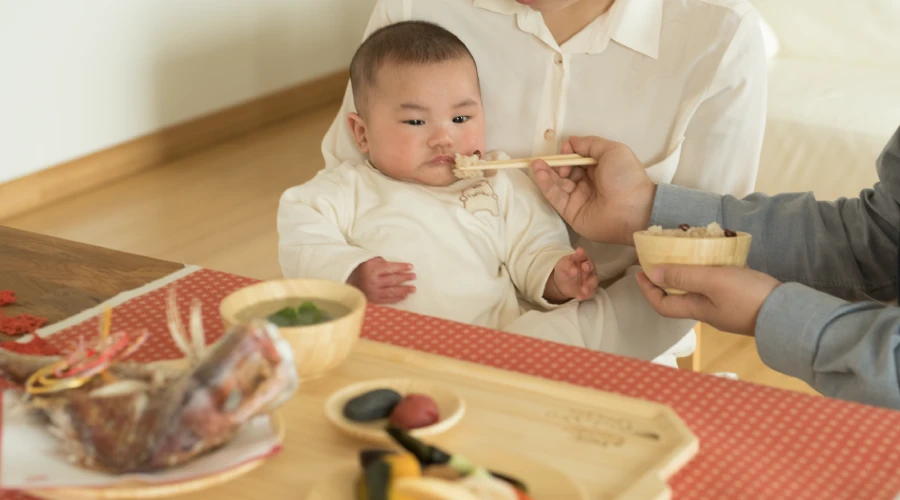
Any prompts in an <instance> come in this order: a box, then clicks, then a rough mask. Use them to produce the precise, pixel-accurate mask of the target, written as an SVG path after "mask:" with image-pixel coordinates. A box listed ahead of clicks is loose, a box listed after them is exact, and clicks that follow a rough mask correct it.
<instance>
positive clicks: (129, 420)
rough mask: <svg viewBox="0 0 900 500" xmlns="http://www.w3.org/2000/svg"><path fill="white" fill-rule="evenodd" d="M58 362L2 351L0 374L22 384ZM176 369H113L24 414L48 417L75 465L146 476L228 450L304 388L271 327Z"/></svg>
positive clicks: (227, 341)
mask: <svg viewBox="0 0 900 500" xmlns="http://www.w3.org/2000/svg"><path fill="white" fill-rule="evenodd" d="M192 333H193V332H192ZM173 335H174V334H173ZM195 338H196V337H195ZM62 359H63V358H60V357H50V356H28V355H20V354H15V353H11V352H9V351H3V350H0V372H2V373H3V375H4V376H5V377H6V378H8V379H9V380H11V381H13V382H16V383H20V384H22V383H25V381H26V380H27V379H28V378H29V377H30V376H31V375H32V374H34V373H35V372H36V371H37V370H38V369H40V368H42V367H46V366H47V365H48V364H49V363H54V362H59V361H60V360H62ZM179 361H181V362H180V363H179V362H177V361H176V362H175V363H173V362H171V361H163V362H157V363H148V364H140V363H135V362H119V363H115V364H111V365H110V366H109V368H108V375H107V376H105V377H100V376H97V377H94V378H93V379H92V380H91V381H90V382H88V383H87V384H85V385H83V386H81V387H79V388H75V389H69V390H64V391H60V392H54V393H50V394H33V395H30V396H29V399H28V405H29V407H31V408H33V409H36V410H39V411H41V412H43V413H44V414H45V415H46V416H47V417H48V420H49V426H48V429H49V430H50V432H52V433H53V434H54V435H56V436H57V437H58V438H59V439H60V441H61V443H62V445H63V447H64V450H65V452H66V455H67V457H68V459H69V460H71V461H72V462H75V463H77V464H80V465H83V466H85V467H89V468H94V469H100V470H104V471H108V472H112V473H126V472H146V471H152V470H157V469H161V468H168V467H172V466H175V465H178V464H181V463H184V462H186V461H189V460H191V459H192V458H195V457H197V456H199V455H201V454H204V453H206V452H209V451H211V450H213V449H215V448H217V447H219V446H221V445H223V444H225V443H227V442H228V441H229V440H230V439H231V438H232V437H234V435H235V434H236V433H237V432H238V430H240V428H241V426H242V425H243V424H245V423H247V422H248V421H250V419H251V418H253V417H254V416H256V415H258V414H261V413H267V412H271V411H272V410H274V409H275V408H277V407H278V406H280V405H281V404H283V403H284V402H285V401H287V400H288V399H289V398H290V397H291V396H292V395H293V394H294V393H295V392H296V390H297V387H298V384H299V381H298V377H297V371H296V367H295V365H294V359H293V352H292V350H291V348H290V345H289V344H288V343H287V341H285V340H284V339H283V338H282V337H281V336H280V334H279V332H278V329H277V327H276V326H275V325H273V324H271V323H268V322H267V321H265V320H257V321H254V322H252V323H250V324H248V325H243V326H237V327H234V328H232V329H230V330H229V331H227V332H226V333H225V335H224V336H223V337H222V338H221V339H220V340H219V341H218V342H216V343H215V344H214V345H212V346H211V347H210V348H209V349H206V350H205V351H204V352H202V353H200V354H198V355H196V356H195V357H194V358H193V359H191V358H190V357H188V358H186V359H185V360H179Z"/></svg>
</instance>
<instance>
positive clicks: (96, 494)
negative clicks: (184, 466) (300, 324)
mask: <svg viewBox="0 0 900 500" xmlns="http://www.w3.org/2000/svg"><path fill="white" fill-rule="evenodd" d="M269 422H270V423H271V425H272V429H273V431H274V432H275V434H276V435H277V436H278V440H279V441H280V442H282V443H283V442H284V427H285V426H284V419H283V418H282V417H281V415H280V414H279V413H278V412H274V413H270V414H269ZM213 453H215V452H213ZM268 458H269V457H262V458H259V459H256V460H251V461H248V462H244V463H242V464H240V465H238V466H236V467H233V468H231V469H228V470H225V471H221V472H218V473H215V474H211V475H209V476H202V477H196V478H191V479H187V480H184V481H176V482H172V483H164V484H153V483H146V482H140V481H129V482H123V483H121V484H117V485H115V486H107V487H100V488H97V487H83V488H44V489H36V490H27V491H26V492H27V493H28V494H29V495H32V496H35V497H37V498H43V499H46V500H63V499H66V500H75V499H80V500H126V499H128V500H137V499H143V498H167V497H173V496H181V495H185V494H187V493H191V492H195V491H200V490H205V489H208V488H212V487H213V486H218V485H220V484H223V483H226V482H228V481H231V480H233V479H237V478H238V477H240V476H243V475H244V474H246V473H248V472H250V471H252V470H254V469H256V468H257V467H259V466H260V465H262V464H263V463H264V462H265V461H266V460H267V459H268Z"/></svg>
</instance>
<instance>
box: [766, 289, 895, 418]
mask: <svg viewBox="0 0 900 500" xmlns="http://www.w3.org/2000/svg"><path fill="white" fill-rule="evenodd" d="M756 346H757V349H758V350H759V355H760V357H761V358H762V360H763V361H764V362H765V363H766V365H768V366H770V367H771V368H773V369H775V370H778V371H779V372H782V373H785V374H787V375H791V376H794V377H797V378H799V379H801V380H804V381H805V382H806V383H808V384H809V385H811V386H812V387H813V388H814V389H816V390H817V391H819V392H821V393H822V394H824V395H826V396H829V397H835V398H840V399H845V400H849V401H856V402H859V403H865V404H870V405H876V406H886V407H890V408H895V409H900V374H898V371H897V367H898V355H900V307H895V306H885V305H882V304H878V303H875V302H858V303H850V302H847V301H844V300H841V299H839V298H837V297H833V296H831V295H827V294H824V293H822V292H819V291H816V290H813V289H811V288H809V287H806V286H804V285H801V284H798V283H787V284H784V285H781V286H779V287H778V288H776V289H775V291H774V292H772V294H771V295H770V296H769V298H768V299H766V302H765V303H764V304H763V307H762V309H761V310H760V313H759V317H758V318H757V321H756Z"/></svg>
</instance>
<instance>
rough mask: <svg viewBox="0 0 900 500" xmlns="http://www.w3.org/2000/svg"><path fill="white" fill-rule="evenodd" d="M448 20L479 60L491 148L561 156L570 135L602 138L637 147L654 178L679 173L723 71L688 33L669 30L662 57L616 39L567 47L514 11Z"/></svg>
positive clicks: (675, 28)
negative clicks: (684, 149) (589, 47)
mask: <svg viewBox="0 0 900 500" xmlns="http://www.w3.org/2000/svg"><path fill="white" fill-rule="evenodd" d="M448 22H449V23H450V24H452V26H450V27H451V29H453V30H456V31H455V32H457V33H458V34H459V35H460V37H461V38H462V39H463V41H464V42H466V43H467V45H468V46H469V48H470V50H471V51H472V53H473V55H474V57H475V59H476V62H477V64H478V70H479V75H480V78H481V87H482V95H483V101H484V109H485V119H486V124H487V128H486V135H487V137H486V140H487V147H488V148H489V149H502V150H504V151H506V152H507V153H509V154H510V155H511V156H514V157H524V156H532V155H543V154H555V153H557V152H558V151H559V148H560V147H561V144H562V142H563V141H564V140H565V138H567V137H569V136H572V135H598V136H601V137H605V138H608V139H612V140H616V141H620V142H623V143H625V144H628V145H629V147H631V148H632V150H634V151H635V154H636V155H637V156H638V158H639V159H640V160H641V161H642V162H644V163H645V164H647V165H649V166H650V169H649V173H650V175H651V176H652V177H653V178H654V179H655V180H657V181H660V182H668V181H669V180H671V178H672V176H674V173H675V170H676V169H677V165H678V160H679V159H680V146H681V142H682V140H683V138H684V134H685V131H686V129H687V126H688V125H689V123H690V120H691V118H692V116H693V113H694V111H695V110H696V107H697V105H698V104H699V102H700V100H701V99H702V97H703V95H704V92H705V91H706V89H707V86H708V85H709V80H710V78H711V75H712V73H713V72H714V71H713V70H714V68H709V67H708V66H709V64H710V62H711V61H713V60H714V59H715V57H714V55H711V54H709V53H704V52H702V51H696V50H693V49H692V47H696V46H697V45H698V44H699V42H698V41H697V40H692V39H691V37H692V36H694V35H691V34H690V32H689V30H687V29H679V27H678V26H675V25H673V26H666V29H665V30H664V33H663V39H662V40H661V42H660V53H659V57H658V58H657V59H653V58H650V57H648V56H646V55H644V54H641V53H640V52H637V51H634V50H631V49H629V48H627V47H625V46H622V45H619V44H618V43H616V42H615V41H610V42H609V44H608V45H607V47H606V48H605V49H604V50H603V51H602V52H599V53H593V54H587V53H583V51H582V52H577V51H574V50H569V48H568V47H566V46H565V45H563V48H562V50H559V49H556V48H554V47H551V46H550V45H548V44H547V43H545V42H544V41H542V40H540V39H539V38H538V37H537V36H535V35H533V34H531V33H528V32H525V31H522V30H520V29H518V28H517V26H516V17H515V16H511V15H500V14H492V13H489V12H484V13H483V15H479V16H469V17H468V19H467V23H466V24H463V22H462V20H459V19H450V20H448V21H445V22H443V24H445V25H447V24H448ZM676 24H677V23H676ZM685 28H686V25H685Z"/></svg>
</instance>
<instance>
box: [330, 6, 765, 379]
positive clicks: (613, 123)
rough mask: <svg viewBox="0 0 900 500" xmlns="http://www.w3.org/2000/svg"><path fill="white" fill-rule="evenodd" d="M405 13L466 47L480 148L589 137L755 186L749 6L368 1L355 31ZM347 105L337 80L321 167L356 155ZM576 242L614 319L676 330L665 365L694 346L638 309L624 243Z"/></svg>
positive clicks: (680, 176) (693, 176)
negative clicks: (482, 120) (481, 122)
mask: <svg viewBox="0 0 900 500" xmlns="http://www.w3.org/2000/svg"><path fill="white" fill-rule="evenodd" d="M409 19H418V20H426V21H431V22H434V23H437V24H439V25H441V26H443V27H444V28H447V29H449V30H450V31H451V32H453V33H454V34H456V35H457V36H458V37H459V38H460V39H461V40H462V41H463V42H464V43H465V44H466V45H467V46H468V47H469V50H470V51H471V52H472V54H473V55H474V57H475V60H476V63H477V65H478V70H479V74H480V78H481V88H482V93H483V96H482V98H483V103H484V109H485V115H486V133H487V141H486V144H487V146H488V148H489V149H498V150H503V151H505V152H506V153H508V154H509V155H510V156H513V157H527V156H537V155H545V154H556V153H558V152H559V147H560V145H561V144H562V142H563V141H564V140H565V138H566V137H568V136H570V135H599V136H602V137H606V138H608V139H612V140H615V141H618V142H623V143H625V144H627V145H628V146H630V147H631V149H632V150H633V151H634V152H635V154H636V155H637V157H638V159H640V160H641V162H642V163H643V164H645V165H648V166H649V167H648V173H649V174H650V176H651V178H652V179H653V180H654V181H655V182H660V183H673V184H677V185H681V186H685V187H689V188H695V189H702V190H704V191H710V192H714V193H720V194H731V195H734V196H738V197H741V196H744V195H746V194H748V193H750V192H751V191H753V187H754V183H755V180H756V172H757V163H758V160H759V155H760V149H761V146H762V138H763V130H764V125H765V110H766V75H767V67H766V57H765V48H764V45H763V38H762V31H761V28H760V17H759V15H758V14H757V13H756V11H755V10H754V9H753V8H752V6H751V5H750V4H749V2H748V1H746V0H515V1H514V0H378V1H377V3H376V5H375V9H374V11H373V13H372V16H371V18H370V20H369V24H368V27H367V28H366V32H365V36H368V34H369V33H371V32H372V31H374V30H375V29H377V28H380V27H382V26H385V25H388V24H391V23H395V22H399V21H404V20H409ZM350 111H355V109H354V105H353V99H352V93H351V89H350V87H349V85H348V88H347V93H346V95H345V98H344V104H343V106H342V108H341V110H340V111H339V112H338V115H337V117H336V118H335V121H334V123H333V124H332V126H331V128H330V129H329V130H328V133H327V135H326V136H325V139H324V141H323V143H322V153H323V155H324V157H325V162H326V168H329V167H332V166H336V165H339V164H340V163H341V162H342V161H346V160H353V161H357V162H362V161H364V159H363V158H362V157H361V155H360V153H359V150H358V149H357V148H356V145H355V143H354V139H353V136H352V134H351V132H350V130H349V128H348V125H347V119H346V117H347V113H348V112H350ZM610 217H616V214H610ZM573 235H574V233H573ZM573 237H575V236H573ZM575 238H577V237H575ZM575 243H576V244H578V245H580V246H583V247H584V248H585V249H586V250H588V252H589V253H590V255H591V257H592V258H593V259H594V261H595V262H596V265H597V270H598V273H599V274H600V276H601V279H603V280H604V281H605V283H603V285H605V288H606V289H607V292H608V293H609V294H610V297H611V299H612V300H613V302H614V304H615V307H616V313H617V317H619V318H627V320H626V323H627V324H623V325H621V327H622V328H625V329H626V330H627V331H633V332H640V334H641V335H642V336H657V337H659V336H661V337H666V338H668V339H670V340H671V342H670V343H668V344H666V345H675V344H676V342H678V341H679V339H681V342H680V343H679V344H678V346H675V347H673V348H672V349H670V350H669V352H668V361H667V362H668V363H669V364H672V363H674V356H672V355H671V354H673V353H674V354H676V355H678V356H683V355H686V354H689V353H690V352H691V351H692V350H693V348H694V338H693V332H692V331H691V328H692V326H693V325H694V324H695V323H693V322H690V321H687V322H686V321H684V320H681V321H676V320H666V319H663V318H662V317H660V316H658V315H657V314H656V313H655V311H653V310H652V309H650V308H649V307H648V306H647V304H646V302H645V299H644V297H643V295H642V294H641V292H640V290H639V289H638V287H637V285H636V282H635V279H634V278H633V277H632V276H631V274H633V273H635V272H637V270H638V267H637V266H636V265H635V264H636V261H637V259H636V256H635V253H634V249H633V248H630V247H625V246H617V245H603V244H597V243H593V242H590V241H586V240H577V241H575ZM685 334H688V335H687V336H685ZM648 341H649V340H648ZM662 341H663V342H665V341H666V340H665V339H662ZM654 342H660V339H659V338H656V340H655V341H654ZM620 354H625V355H628V354H629V353H628V352H627V349H626V352H620Z"/></svg>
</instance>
